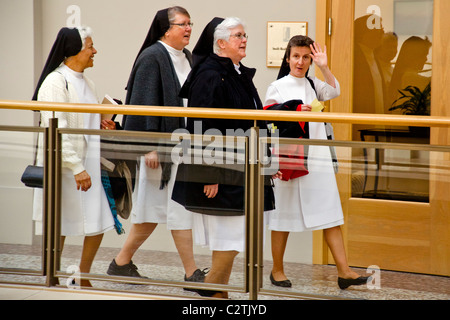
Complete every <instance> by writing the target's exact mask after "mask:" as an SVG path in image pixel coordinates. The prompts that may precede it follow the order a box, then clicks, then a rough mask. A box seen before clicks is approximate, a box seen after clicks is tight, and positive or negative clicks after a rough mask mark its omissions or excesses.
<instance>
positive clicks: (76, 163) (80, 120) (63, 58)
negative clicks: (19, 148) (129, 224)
mask: <svg viewBox="0 0 450 320" xmlns="http://www.w3.org/2000/svg"><path fill="white" fill-rule="evenodd" d="M96 53H97V50H96V49H95V48H94V43H93V41H92V31H91V29H90V28H88V27H80V28H62V29H61V30H60V31H59V33H58V35H57V37H56V41H55V43H54V44H53V47H52V49H51V51H50V54H49V57H48V59H47V62H46V64H45V66H44V70H43V72H42V74H41V76H40V79H39V81H38V84H37V87H36V90H35V92H34V95H33V98H32V99H33V100H37V101H48V102H64V103H89V104H97V103H98V99H97V95H96V91H95V85H94V83H93V82H92V81H91V80H90V79H89V78H88V77H86V75H85V73H84V71H85V69H87V68H90V67H93V65H94V56H95V54H96ZM74 108H76V106H74ZM53 117H56V118H58V127H60V128H80V129H99V128H100V127H102V128H103V129H106V128H107V127H108V126H114V123H109V122H103V123H102V124H101V115H100V114H94V113H78V112H55V113H54V115H53V112H51V111H42V112H41V126H42V127H48V125H49V119H50V118H53ZM111 129H112V127H111ZM40 138H41V139H40V141H39V144H40V145H42V143H43V141H42V137H40ZM37 163H38V164H40V165H42V163H43V154H42V148H39V152H38V154H37ZM61 184H62V187H61V235H62V246H64V240H65V237H66V236H84V244H83V251H82V256H81V263H80V272H81V273H89V271H90V268H91V266H92V262H93V260H94V257H95V255H96V253H97V250H98V248H99V246H100V244H101V241H102V239H103V234H104V233H105V232H107V231H108V230H111V229H113V228H114V227H115V222H114V218H113V215H112V212H111V208H110V205H109V202H108V199H107V196H106V194H105V190H104V188H103V185H102V181H101V168H100V137H99V136H96V135H79V134H77V135H75V134H63V135H62V173H61ZM42 198H43V194H42V189H35V193H34V210H33V211H34V212H33V219H34V220H35V221H36V229H37V233H41V232H42ZM80 284H81V286H91V284H90V282H89V281H88V280H81V283H80Z"/></svg>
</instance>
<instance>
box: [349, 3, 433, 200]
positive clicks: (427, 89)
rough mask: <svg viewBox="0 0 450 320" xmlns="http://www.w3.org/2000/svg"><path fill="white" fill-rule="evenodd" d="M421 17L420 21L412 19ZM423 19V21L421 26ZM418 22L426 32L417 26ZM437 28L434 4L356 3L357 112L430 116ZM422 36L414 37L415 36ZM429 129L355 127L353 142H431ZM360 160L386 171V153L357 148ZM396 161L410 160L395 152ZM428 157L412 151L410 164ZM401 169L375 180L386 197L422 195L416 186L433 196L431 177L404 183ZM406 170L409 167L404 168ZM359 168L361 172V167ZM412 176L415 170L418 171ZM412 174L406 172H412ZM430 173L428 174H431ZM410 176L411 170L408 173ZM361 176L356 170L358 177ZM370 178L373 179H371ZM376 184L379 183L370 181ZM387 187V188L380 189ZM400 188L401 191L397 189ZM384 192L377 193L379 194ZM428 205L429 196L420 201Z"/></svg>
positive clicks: (355, 106)
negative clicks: (429, 183) (379, 182)
mask: <svg viewBox="0 0 450 320" xmlns="http://www.w3.org/2000/svg"><path fill="white" fill-rule="evenodd" d="M412 17H415V18H412ZM417 21H419V22H417ZM417 23H419V24H420V25H421V26H424V27H423V28H420V30H419V29H418V28H417ZM432 25H433V1H432V0H423V1H381V0H380V1H370V4H369V3H368V2H367V1H355V21H354V30H355V35H354V70H353V71H354V72H353V74H354V88H353V111H354V112H357V113H375V114H404V115H430V113H431V110H430V99H431V96H430V93H431V63H432V62H431V47H432V34H431V33H432V28H430V26H432ZM414 31H416V32H419V33H418V34H414V33H411V32H414ZM429 135H430V131H429V128H416V127H410V128H404V127H394V126H373V125H354V126H353V140H354V141H358V140H363V141H375V142H396V143H419V144H423V143H425V144H428V143H429ZM353 152H356V153H355V154H354V156H355V157H359V158H360V159H361V160H362V161H369V162H370V161H372V162H374V163H376V165H377V166H378V169H381V167H382V163H381V164H380V161H385V160H386V159H387V158H385V153H384V152H383V151H382V150H373V149H372V150H353ZM390 157H392V158H394V159H403V158H405V157H407V155H405V154H404V153H401V152H399V151H398V150H391V152H390ZM416 157H419V158H420V159H421V162H423V163H422V165H426V163H427V160H426V159H427V157H426V156H423V155H422V154H421V153H420V152H419V153H411V154H410V157H409V159H406V160H408V161H415V160H416ZM397 169H398V168H393V170H390V171H383V173H382V175H383V176H384V175H386V179H384V180H383V183H381V184H378V180H377V179H375V182H374V183H375V186H376V188H375V189H376V190H378V191H381V193H382V194H384V196H383V197H387V198H389V199H394V200H402V199H403V196H396V195H395V194H397V192H398V194H411V195H413V194H417V189H416V188H415V187H414V186H417V185H418V184H420V185H421V186H422V187H420V190H421V192H423V193H424V194H427V193H428V187H425V186H426V185H427V184H428V183H427V179H425V180H423V176H421V177H420V182H419V181H415V180H414V181H409V183H407V184H404V182H405V180H403V179H402V178H401V177H400V176H401V175H398V174H397V173H398V172H397V171H398V170H397ZM403 169H405V167H403ZM355 170H356V169H355ZM406 170H407V171H408V170H410V173H413V172H414V169H413V168H409V169H406ZM407 171H406V172H407ZM425 171H426V172H427V170H425ZM404 173H405V172H404ZM357 174H358V173H357V172H356V171H355V172H354V175H357ZM365 179H366V180H367V177H366V178H365ZM368 181H369V182H370V183H369V184H371V183H372V182H373V180H371V179H368ZM380 188H381V189H380ZM394 190H395V191H394ZM378 191H377V192H376V194H378V195H379V193H378ZM362 194H364V197H372V196H370V194H372V195H373V197H375V196H374V194H375V193H369V194H368V193H367V192H363V193H360V192H354V193H353V196H356V197H360V196H361V195H362ZM419 198H420V199H421V200H418V201H427V200H425V199H428V196H427V195H425V196H423V197H419Z"/></svg>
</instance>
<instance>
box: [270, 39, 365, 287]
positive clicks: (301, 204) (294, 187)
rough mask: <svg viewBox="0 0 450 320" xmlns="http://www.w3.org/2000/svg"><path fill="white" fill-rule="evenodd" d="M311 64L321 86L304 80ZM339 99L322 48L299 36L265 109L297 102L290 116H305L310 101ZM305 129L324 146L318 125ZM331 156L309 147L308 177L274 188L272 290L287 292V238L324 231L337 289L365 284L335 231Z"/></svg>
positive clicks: (337, 210)
mask: <svg viewBox="0 0 450 320" xmlns="http://www.w3.org/2000/svg"><path fill="white" fill-rule="evenodd" d="M312 63H315V65H316V66H317V67H318V69H319V70H320V71H321V73H322V75H323V77H324V79H325V81H321V80H319V79H317V78H315V77H309V76H308V73H309V68H310V66H311V65H312ZM339 94H340V86H339V82H338V81H337V79H336V78H335V76H334V75H333V74H332V73H331V71H330V69H329V68H328V58H327V54H326V47H325V49H324V50H322V48H321V47H320V45H319V44H317V43H315V42H314V41H313V40H312V39H311V38H309V37H306V36H301V35H299V36H294V37H292V38H291V39H290V41H289V43H288V46H287V48H286V52H285V56H284V58H283V61H282V65H281V68H280V72H279V74H278V80H276V81H274V82H272V83H271V84H270V85H269V87H268V89H267V93H266V98H265V103H264V105H266V106H270V105H274V104H275V105H276V104H283V103H288V102H293V101H300V105H298V106H297V104H298V103H296V104H295V108H294V109H293V110H294V111H295V110H297V111H302V112H310V111H311V110H312V106H311V104H312V103H313V101H314V100H315V99H318V100H319V101H327V100H330V99H333V98H336V97H338V96H339ZM294 125H295V124H294ZM297 125H298V124H297ZM306 126H307V127H308V128H307V129H308V130H306V131H307V132H308V134H309V138H310V139H322V140H327V138H328V133H327V130H326V126H325V124H324V123H323V122H310V123H307V124H306ZM330 150H331V149H330V148H329V147H326V146H312V145H311V146H309V148H308V162H307V168H308V173H307V174H306V175H303V174H302V175H299V176H297V177H295V178H293V179H287V178H286V177H284V178H282V179H279V180H276V181H275V182H274V184H275V187H274V191H275V201H276V203H277V206H276V208H275V210H273V211H272V212H270V213H269V214H268V225H269V230H272V233H271V235H272V236H271V239H272V256H273V269H272V271H271V274H270V281H271V282H272V284H273V285H275V286H280V287H291V286H292V283H291V281H290V280H289V279H287V277H286V275H285V273H284V269H283V255H284V251H285V249H286V243H287V239H288V236H289V233H290V232H303V231H312V230H324V235H325V240H326V242H327V244H328V246H329V248H330V251H331V253H332V255H333V258H334V260H335V262H336V266H337V269H338V284H339V287H340V288H341V289H346V288H348V287H349V286H351V285H361V284H365V283H366V282H367V280H368V278H367V277H360V276H359V275H358V274H357V273H356V272H354V271H353V270H351V269H350V268H349V266H348V263H347V258H346V254H345V248H344V242H343V238H342V232H341V228H340V226H341V225H342V224H343V223H344V216H343V212H342V207H341V202H340V197H339V190H338V187H337V183H336V177H335V170H334V165H333V157H332V154H331V152H330Z"/></svg>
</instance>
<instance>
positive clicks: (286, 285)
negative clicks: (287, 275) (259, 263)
mask: <svg viewBox="0 0 450 320" xmlns="http://www.w3.org/2000/svg"><path fill="white" fill-rule="evenodd" d="M270 282H272V284H273V285H274V286H277V287H283V288H290V287H292V283H291V280H289V279H288V280H282V281H276V280H275V279H274V278H273V275H272V272H271V273H270Z"/></svg>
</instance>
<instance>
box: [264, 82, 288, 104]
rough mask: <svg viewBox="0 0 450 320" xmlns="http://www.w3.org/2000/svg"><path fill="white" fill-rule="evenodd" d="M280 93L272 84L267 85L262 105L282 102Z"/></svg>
mask: <svg viewBox="0 0 450 320" xmlns="http://www.w3.org/2000/svg"><path fill="white" fill-rule="evenodd" d="M283 102H284V101H282V99H281V95H280V93H279V92H278V89H277V88H276V86H274V85H273V84H271V85H269V87H268V88H267V92H266V99H265V100H264V106H269V105H271V104H274V103H283Z"/></svg>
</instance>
